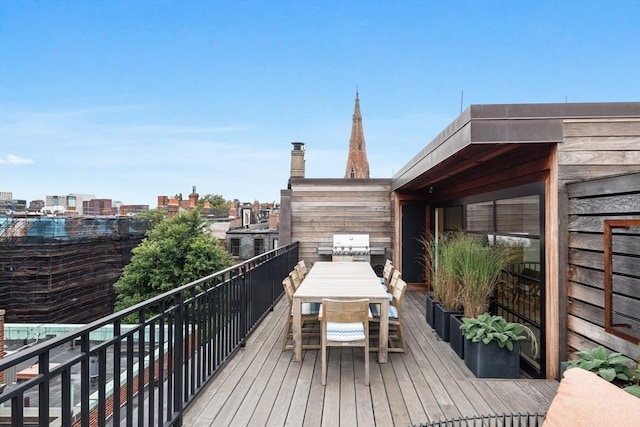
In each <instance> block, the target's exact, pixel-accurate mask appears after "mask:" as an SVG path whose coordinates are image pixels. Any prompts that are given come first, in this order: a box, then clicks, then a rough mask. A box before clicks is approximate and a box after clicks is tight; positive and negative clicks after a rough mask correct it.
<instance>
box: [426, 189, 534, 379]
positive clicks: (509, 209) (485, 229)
mask: <svg viewBox="0 0 640 427" xmlns="http://www.w3.org/2000/svg"><path fill="white" fill-rule="evenodd" d="M432 215H433V219H434V222H433V223H434V228H435V230H433V231H434V232H435V233H436V234H440V233H445V232H448V231H458V230H462V231H465V232H466V233H469V234H474V235H478V236H481V237H482V238H483V239H485V240H486V242H487V244H489V245H494V244H500V243H506V244H510V245H514V246H515V247H516V248H517V255H516V258H515V259H514V260H513V262H512V263H511V264H510V265H509V267H508V268H507V269H505V270H504V271H503V274H502V277H501V281H500V283H499V285H498V286H497V288H496V290H495V293H494V295H493V297H492V304H491V311H492V313H494V314H499V315H501V316H503V317H504V318H506V319H507V320H508V321H511V322H517V323H522V324H524V325H526V326H527V327H529V329H531V331H532V332H533V333H534V335H535V336H536V340H535V341H536V342H532V341H533V340H531V339H527V340H526V341H523V342H521V362H522V363H521V366H522V368H523V369H524V370H525V371H527V372H528V373H529V374H530V375H532V376H534V377H540V376H541V372H544V371H545V366H544V365H545V361H544V357H543V355H544V354H545V353H544V350H545V342H544V337H545V334H544V306H545V304H544V301H545V300H544V276H545V275H544V185H543V184H542V183H537V184H529V185H525V186H520V187H514V188H511V189H507V190H501V191H497V192H492V193H485V194H479V195H475V196H473V197H468V198H464V199H459V200H451V201H449V202H447V203H443V204H442V205H439V206H436V207H435V208H434V210H433V211H432ZM536 343H537V344H538V345H537V346H536Z"/></svg>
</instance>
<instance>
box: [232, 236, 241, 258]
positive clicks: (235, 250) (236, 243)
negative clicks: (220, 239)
mask: <svg viewBox="0 0 640 427" xmlns="http://www.w3.org/2000/svg"><path fill="white" fill-rule="evenodd" d="M231 255H233V256H240V239H231Z"/></svg>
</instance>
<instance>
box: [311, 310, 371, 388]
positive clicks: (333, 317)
mask: <svg viewBox="0 0 640 427" xmlns="http://www.w3.org/2000/svg"><path fill="white" fill-rule="evenodd" d="M369 319H370V316H369V300H368V299H358V300H333V299H326V298H325V299H323V300H322V306H321V308H320V325H321V326H320V331H321V342H322V385H326V383H327V347H364V383H365V385H367V386H368V385H369Z"/></svg>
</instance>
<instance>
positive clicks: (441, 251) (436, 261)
mask: <svg viewBox="0 0 640 427" xmlns="http://www.w3.org/2000/svg"><path fill="white" fill-rule="evenodd" d="M423 244H424V245H425V247H426V248H427V258H428V261H429V268H430V272H431V288H432V290H433V298H434V299H435V300H436V301H438V302H439V303H440V304H442V306H443V308H444V309H445V310H447V311H458V310H460V308H461V300H460V289H461V283H460V280H459V277H458V269H459V268H458V262H459V257H460V250H461V247H462V244H464V234H463V233H459V232H456V233H446V234H443V235H440V236H438V239H434V238H433V236H430V238H429V239H428V240H427V239H425V240H423Z"/></svg>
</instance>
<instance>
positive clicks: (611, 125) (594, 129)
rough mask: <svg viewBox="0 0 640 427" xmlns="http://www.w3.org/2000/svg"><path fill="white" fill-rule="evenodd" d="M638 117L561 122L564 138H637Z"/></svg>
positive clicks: (639, 125)
mask: <svg viewBox="0 0 640 427" xmlns="http://www.w3.org/2000/svg"><path fill="white" fill-rule="evenodd" d="M639 127H640V119H638V118H628V119H626V118H620V119H575V120H572V119H567V120H564V123H563V135H564V137H565V139H567V138H570V137H578V138H579V137H589V138H598V137H612V136H630V137H632V138H633V137H635V138H637V137H638V136H639V135H640V132H638V128H639Z"/></svg>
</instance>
